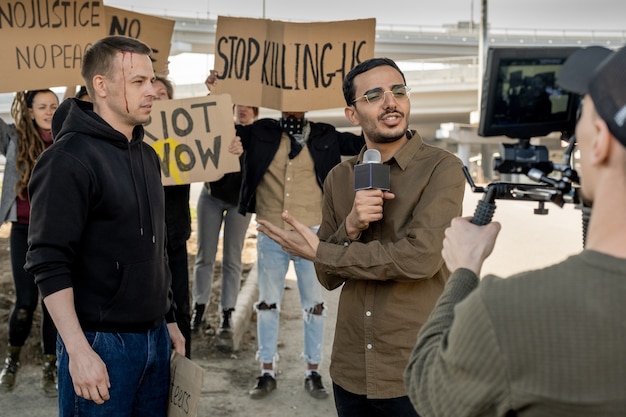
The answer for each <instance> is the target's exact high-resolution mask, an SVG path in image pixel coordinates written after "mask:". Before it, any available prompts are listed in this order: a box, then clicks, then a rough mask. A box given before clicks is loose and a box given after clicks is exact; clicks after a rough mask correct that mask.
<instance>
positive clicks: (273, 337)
mask: <svg viewBox="0 0 626 417" xmlns="http://www.w3.org/2000/svg"><path fill="white" fill-rule="evenodd" d="M257 253H258V254H257V268H258V280H259V284H258V285H259V302H258V303H257V304H256V305H255V309H256V313H257V340H258V347H259V350H258V351H257V359H258V360H259V362H261V363H272V362H274V359H275V357H276V344H277V342H278V327H279V314H280V305H281V300H282V298H283V292H284V289H285V276H286V275H287V270H288V269H289V262H290V261H291V260H293V263H294V268H295V270H296V276H297V277H298V291H299V293H300V304H301V305H302V310H303V327H304V353H303V357H304V359H305V360H306V362H307V363H309V364H312V365H315V364H319V363H320V362H321V360H322V347H323V343H324V323H325V322H326V312H325V308H323V309H321V311H319V310H320V307H317V306H322V305H323V302H324V300H323V292H324V288H323V287H322V285H321V284H320V283H319V281H318V280H317V274H316V273H315V267H314V266H313V262H311V261H308V260H306V259H303V258H299V257H295V256H292V255H290V254H289V253H287V252H285V251H284V250H283V249H282V248H281V247H280V245H279V244H277V243H276V242H274V241H273V240H272V239H270V238H269V237H267V235H265V234H264V233H259V234H258V237H257ZM261 305H263V307H261ZM268 306H269V307H270V308H269V309H268V308H267V307H268ZM316 307H317V308H316ZM313 310H318V311H316V313H321V314H313V313H312V312H313Z"/></svg>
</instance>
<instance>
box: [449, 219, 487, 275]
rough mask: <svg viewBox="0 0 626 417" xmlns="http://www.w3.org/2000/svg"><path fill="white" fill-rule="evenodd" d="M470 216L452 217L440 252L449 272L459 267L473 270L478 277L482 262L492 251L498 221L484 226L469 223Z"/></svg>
mask: <svg viewBox="0 0 626 417" xmlns="http://www.w3.org/2000/svg"><path fill="white" fill-rule="evenodd" d="M470 220H471V217H464V218H463V217H457V218H455V219H452V222H451V223H450V227H448V228H447V229H446V232H445V238H444V240H443V250H442V251H441V254H442V256H443V260H444V261H445V262H446V266H447V267H448V269H449V270H450V271H451V272H454V271H455V270H457V269H459V268H466V269H469V270H471V271H474V273H475V274H476V276H478V277H480V269H481V268H482V266H483V262H484V261H485V259H487V257H488V256H489V255H490V254H491V252H492V251H493V247H494V245H495V243H496V237H498V233H499V232H500V223H498V222H492V223H489V224H487V225H485V226H477V225H475V224H472V223H470Z"/></svg>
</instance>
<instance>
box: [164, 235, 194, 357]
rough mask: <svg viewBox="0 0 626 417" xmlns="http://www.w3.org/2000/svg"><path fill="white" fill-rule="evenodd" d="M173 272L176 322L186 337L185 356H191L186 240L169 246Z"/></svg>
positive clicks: (168, 250) (168, 253)
mask: <svg viewBox="0 0 626 417" xmlns="http://www.w3.org/2000/svg"><path fill="white" fill-rule="evenodd" d="M167 257H168V262H169V267H170V271H171V273H172V293H173V295H174V303H175V304H176V311H175V313H176V323H177V324H178V328H179V329H180V332H181V333H182V334H183V336H184V337H185V356H187V357H188V358H191V312H190V309H189V266H188V261H187V245H186V243H185V242H183V243H182V245H179V246H178V247H176V248H172V247H170V245H168V246H167Z"/></svg>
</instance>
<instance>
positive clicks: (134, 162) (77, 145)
mask: <svg viewBox="0 0 626 417" xmlns="http://www.w3.org/2000/svg"><path fill="white" fill-rule="evenodd" d="M52 132H53V135H54V138H55V142H54V144H53V145H52V146H51V147H50V148H48V149H47V150H46V151H45V152H44V153H43V154H42V155H41V157H40V159H39V161H38V162H37V164H36V165H35V168H34V170H33V173H32V177H31V180H30V183H29V187H28V192H29V195H30V201H31V220H30V228H29V235H28V241H29V250H28V253H27V256H26V265H25V268H26V270H27V271H29V272H30V273H32V274H33V275H35V282H36V283H37V285H38V286H39V289H40V291H41V293H42V296H43V297H45V296H47V295H50V294H52V293H54V292H57V291H60V290H62V289H65V288H69V287H72V288H73V289H74V300H75V307H76V313H77V315H78V319H79V321H80V323H81V325H82V327H83V330H85V331H106V332H135V331H145V330H149V329H152V328H155V327H156V326H158V325H159V324H160V323H162V322H163V319H164V317H165V315H166V313H168V312H169V311H170V300H169V288H170V279H171V278H170V273H169V269H168V268H167V264H166V255H165V220H164V219H165V217H164V202H163V186H162V183H161V175H160V166H159V160H158V157H157V155H156V153H155V152H154V150H153V149H152V148H151V147H150V146H149V145H147V144H145V143H143V141H142V139H143V127H142V126H137V127H135V129H134V131H133V138H132V140H131V141H130V142H129V141H128V139H127V138H126V137H125V136H124V135H123V134H122V133H120V132H118V131H117V130H115V129H113V128H112V127H111V126H110V125H109V124H108V123H106V122H105V121H104V120H103V119H102V118H101V117H100V116H98V115H97V114H96V113H94V112H93V109H92V105H91V103H87V102H81V101H79V100H75V99H68V100H66V101H64V102H63V103H62V104H61V105H60V106H59V108H58V109H57V111H56V112H55V114H54V118H53V120H52ZM168 318H169V319H170V320H168V321H171V317H168Z"/></svg>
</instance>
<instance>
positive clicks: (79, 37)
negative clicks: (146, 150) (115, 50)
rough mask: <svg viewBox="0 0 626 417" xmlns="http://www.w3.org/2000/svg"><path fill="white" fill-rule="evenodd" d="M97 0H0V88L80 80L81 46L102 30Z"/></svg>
mask: <svg viewBox="0 0 626 417" xmlns="http://www.w3.org/2000/svg"><path fill="white" fill-rule="evenodd" d="M104 13H105V12H104V6H103V4H102V2H100V1H91V0H76V1H72V2H65V1H64V2H58V1H45V2H44V1H32V0H0V39H2V42H0V56H1V57H2V61H0V62H1V63H0V68H1V69H2V77H0V92H2V93H7V92H13V91H19V90H26V89H40V88H49V87H54V86H62V85H76V84H79V83H82V78H81V76H80V67H81V64H82V60H83V55H84V54H85V50H86V49H87V47H89V45H91V43H92V42H93V41H95V40H97V39H100V38H102V37H103V36H104V35H105V33H106V32H105V24H106V23H105V16H104Z"/></svg>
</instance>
